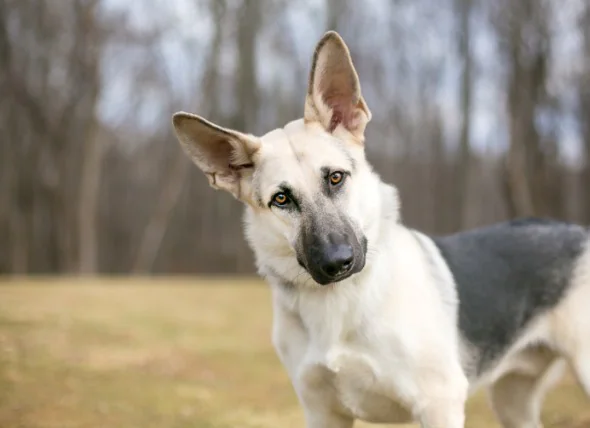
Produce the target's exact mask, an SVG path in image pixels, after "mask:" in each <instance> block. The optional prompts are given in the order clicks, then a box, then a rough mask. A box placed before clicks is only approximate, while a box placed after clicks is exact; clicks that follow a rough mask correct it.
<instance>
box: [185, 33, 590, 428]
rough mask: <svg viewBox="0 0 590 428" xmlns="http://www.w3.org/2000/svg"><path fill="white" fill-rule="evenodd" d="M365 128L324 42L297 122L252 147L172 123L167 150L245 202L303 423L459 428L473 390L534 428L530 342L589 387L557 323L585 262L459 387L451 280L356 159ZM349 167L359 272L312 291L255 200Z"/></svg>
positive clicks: (292, 221)
mask: <svg viewBox="0 0 590 428" xmlns="http://www.w3.org/2000/svg"><path fill="white" fill-rule="evenodd" d="M370 118H371V113H370V111H369V109H368V107H367V105H366V102H365V101H364V99H363V98H362V95H361V90H360V83H359V80H358V77H357V75H356V71H355V70H354V67H353V65H352V61H351V59H350V55H349V53H348V49H347V48H346V45H345V44H344V42H343V41H342V39H341V38H340V37H339V36H338V35H337V34H336V33H333V32H330V33H327V34H326V35H325V36H324V38H323V39H322V40H321V41H320V43H319V44H318V48H317V49H316V53H315V55H314V61H313V65H312V73H311V77H310V82H309V91H308V94H307V98H306V103H305V111H304V118H303V119H300V120H296V121H293V122H291V123H289V124H287V125H286V126H285V127H283V128H280V129H276V130H274V131H272V132H269V133H268V134H266V135H264V136H262V137H254V136H250V135H246V134H241V133H238V132H236V131H230V130H226V129H223V128H220V127H218V126H216V125H213V124H211V123H209V122H207V121H205V120H204V119H202V118H199V117H198V116H194V115H190V114H188V113H179V114H177V115H175V118H174V125H175V130H176V132H177V135H178V137H179V140H180V141H181V142H182V143H183V147H184V148H185V150H186V151H187V153H188V154H189V155H190V156H191V157H192V158H193V159H194V160H195V163H196V164H197V165H198V166H199V167H200V168H201V169H202V170H203V171H204V172H205V173H206V174H207V176H208V177H209V180H210V183H211V184H212V185H213V186H214V187H217V188H221V189H224V190H227V191H229V192H230V193H232V194H233V195H234V196H235V197H236V198H238V199H240V200H242V201H243V202H244V203H245V204H246V213H245V219H244V222H245V230H246V236H247V239H248V241H249V243H250V245H251V247H252V248H253V250H254V253H255V256H256V261H257V265H258V268H259V271H260V273H261V274H262V275H263V276H265V277H266V279H267V281H268V282H269V284H270V287H271V289H272V296H273V302H272V304H273V311H274V321H273V333H272V342H273V344H274V346H275V348H276V351H277V353H278V355H279V357H280V359H281V361H282V363H283V364H284V366H285V369H286V371H287V373H288V375H289V377H290V379H291V381H292V383H293V387H294V389H295V392H296V394H297V396H298V398H299V400H300V402H301V405H302V407H303V410H304V413H305V419H306V425H307V427H308V428H348V427H351V426H352V424H353V421H354V420H355V419H363V420H366V421H372V422H390V423H392V422H407V421H411V420H417V421H419V422H420V424H421V426H422V427H428V428H461V427H463V426H464V420H465V416H464V405H465V400H466V399H467V397H468V395H469V394H470V393H472V392H473V391H474V390H475V389H477V388H479V387H480V386H486V385H493V387H492V388H491V391H490V397H491V400H492V403H493V407H494V410H495V411H496V413H497V414H498V416H499V419H500V420H501V421H502V423H503V424H504V426H505V427H510V428H536V427H538V426H539V421H538V413H539V412H538V408H539V406H540V402H541V400H542V392H543V391H544V389H545V388H546V387H547V386H548V385H549V384H550V383H551V382H550V380H554V378H555V375H554V374H555V372H554V369H553V368H554V367H557V366H558V365H559V364H557V363H556V362H557V361H558V358H557V353H554V352H553V351H549V350H547V349H539V350H531V348H530V345H531V344H533V343H535V341H536V340H538V339H539V338H544V339H550V340H551V341H552V343H553V341H554V342H555V344H556V347H559V346H562V347H564V349H567V350H568V352H569V350H572V349H575V350H576V351H575V352H573V353H570V355H573V356H574V357H572V358H573V360H572V361H573V364H578V365H579V372H580V374H581V375H582V376H584V377H585V384H586V385H589V384H590V380H589V378H590V373H589V372H588V367H589V365H588V362H587V360H584V361H583V362H581V361H579V358H586V359H589V358H590V353H589V348H588V340H586V341H584V342H583V343H582V342H579V338H580V337H581V336H580V334H579V332H576V334H572V322H573V321H572V315H571V314H572V313H584V311H586V312H587V311H588V309H587V305H588V304H590V286H589V285H590V280H589V276H590V272H589V271H588V269H589V267H590V255H586V256H585V261H584V262H583V263H581V265H580V268H579V270H578V274H577V277H576V281H577V282H578V283H579V284H578V286H577V287H576V288H575V289H574V292H573V293H572V296H571V298H570V299H566V301H565V302H564V303H563V304H562V305H560V306H559V307H558V309H556V310H555V311H554V312H552V313H551V315H550V316H547V317H545V318H543V319H542V320H541V321H540V322H539V323H537V324H536V325H535V326H534V327H533V328H531V329H530V331H529V332H528V333H527V335H525V337H523V338H521V340H520V341H519V342H518V343H517V344H516V345H515V346H514V347H513V349H512V350H511V351H510V352H509V353H508V354H507V355H506V357H505V358H504V359H502V360H501V361H500V362H499V363H498V364H497V367H496V368H495V369H494V370H493V371H492V372H490V373H488V374H487V375H486V376H485V377H484V378H482V379H471V380H470V381H471V384H470V382H469V381H468V379H467V378H466V375H465V374H464V367H465V366H466V365H468V364H469V359H470V349H469V347H468V346H467V345H466V344H464V343H462V341H461V338H460V337H459V332H458V330H457V309H458V301H457V296H456V292H455V284H454V282H453V277H452V275H451V273H450V271H449V269H448V268H447V266H446V264H445V262H444V260H443V259H442V257H441V256H440V254H439V253H438V251H437V250H436V247H435V246H434V244H433V243H432V241H431V240H430V239H429V238H427V237H426V236H424V235H421V234H419V233H417V232H415V231H412V230H410V229H408V228H406V227H404V226H403V225H402V224H401V222H400V221H399V201H398V196H397V191H396V190H395V188H394V187H392V186H389V185H387V184H385V183H383V182H382V181H381V180H380V178H379V177H378V175H377V174H375V173H374V172H373V170H372V169H371V167H370V165H369V164H368V163H367V161H366V159H365V153H364V129H365V127H366V125H367V123H368V122H369V120H370ZM342 147H344V148H345V149H346V150H344V151H343V150H342ZM347 154H348V156H349V157H350V158H351V159H349V158H348V156H347ZM351 163H352V164H354V169H355V170H354V174H353V176H352V177H351V179H350V180H349V181H348V182H347V184H346V189H345V194H344V196H343V197H342V198H340V199H339V200H338V202H336V203H337V204H338V208H339V210H341V212H345V213H346V214H347V215H348V216H349V217H350V219H351V221H352V222H353V224H354V225H355V227H357V228H358V229H359V230H361V231H362V232H363V234H364V235H365V236H366V237H367V238H368V243H369V246H368V251H367V261H366V265H365V268H364V269H363V270H362V271H361V272H360V273H358V274H356V275H354V276H352V277H350V278H348V279H345V280H343V281H341V282H339V283H337V284H332V285H327V286H323V287H322V286H319V285H318V284H316V283H315V282H314V280H313V279H312V277H311V276H310V275H309V274H308V273H307V271H306V270H305V269H304V268H302V267H301V266H300V265H299V264H298V262H297V259H296V249H295V248H296V242H295V241H296V239H297V233H298V231H299V228H300V222H301V219H300V218H298V216H297V215H294V214H293V213H290V212H288V211H286V210H278V209H273V208H272V207H271V206H270V205H269V201H270V200H271V199H272V197H273V194H274V193H275V192H276V191H277V187H278V186H279V185H280V184H281V182H285V181H286V182H288V183H290V184H291V185H292V187H294V188H296V189H297V191H298V192H300V194H301V197H302V198H304V199H306V200H313V198H314V195H315V194H317V192H318V191H319V190H318V182H320V181H321V180H320V179H321V177H320V176H319V174H320V172H319V171H320V169H321V167H322V166H324V165H331V166H335V167H343V168H344V167H345V166H348V167H350V165H351ZM589 254H590V253H589ZM588 319H590V318H588V317H586V322H587V321H588ZM578 321H579V320H575V322H576V323H578ZM576 325H580V328H583V329H585V330H584V331H586V332H590V326H588V325H587V324H580V323H578V324H576Z"/></svg>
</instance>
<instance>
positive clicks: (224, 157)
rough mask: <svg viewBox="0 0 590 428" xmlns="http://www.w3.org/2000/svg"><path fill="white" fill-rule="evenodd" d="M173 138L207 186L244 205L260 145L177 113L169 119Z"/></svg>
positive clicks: (201, 120) (227, 130)
mask: <svg viewBox="0 0 590 428" xmlns="http://www.w3.org/2000/svg"><path fill="white" fill-rule="evenodd" d="M172 123H173V125H174V131H175V133H176V137H177V138H178V140H179V141H180V144H181V146H182V148H183V149H184V151H185V153H186V154H187V155H188V156H189V157H190V158H191V159H192V161H193V162H194V163H195V164H196V165H197V166H198V167H199V168H200V169H201V171H203V172H204V173H205V175H206V176H207V178H208V179H209V184H210V185H211V186H212V187H213V188H216V189H223V190H226V191H228V192H230V193H231V194H232V195H234V197H235V198H237V199H240V200H243V201H246V200H247V199H248V195H247V194H246V192H247V190H248V187H249V186H244V184H247V183H245V181H247V180H248V179H249V178H251V176H252V171H253V170H254V163H255V155H256V153H257V152H258V150H259V148H260V141H259V140H258V139H257V138H256V137H254V136H252V135H246V134H242V133H241V132H237V131H233V130H230V129H225V128H222V127H220V126H217V125H215V124H213V123H211V122H209V121H207V120H205V119H203V118H202V117H199V116H196V115H193V114H190V113H184V112H179V113H176V114H174V116H173V117H172Z"/></svg>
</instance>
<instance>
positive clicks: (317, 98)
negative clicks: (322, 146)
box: [304, 31, 371, 143]
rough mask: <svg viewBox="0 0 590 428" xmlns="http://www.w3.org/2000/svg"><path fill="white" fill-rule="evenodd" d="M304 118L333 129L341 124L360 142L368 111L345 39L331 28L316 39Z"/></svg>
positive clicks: (331, 131)
mask: <svg viewBox="0 0 590 428" xmlns="http://www.w3.org/2000/svg"><path fill="white" fill-rule="evenodd" d="M304 119H305V121H306V122H320V123H321V124H322V126H323V127H324V129H326V131H328V132H330V133H333V132H335V131H336V130H337V129H339V128H340V127H342V128H343V129H345V130H346V131H348V132H350V133H351V134H352V135H353V136H354V137H355V139H357V140H358V141H359V142H361V143H362V142H363V141H364V133H365V127H366V125H367V123H369V121H370V120H371V112H370V110H369V108H368V107H367V104H366V103H365V100H364V99H363V97H362V95H361V85H360V82H359V78H358V75H357V73H356V70H355V69H354V65H353V64H352V59H351V57H350V52H349V50H348V47H347V46H346V44H345V43H344V40H342V38H341V37H340V36H339V35H338V33H336V32H334V31H329V32H327V33H326V34H325V35H324V37H322V39H321V40H320V41H319V43H318V45H317V47H316V50H315V53H314V56H313V61H312V64H311V73H310V76H309V84H308V89H307V96H306V99H305V112H304Z"/></svg>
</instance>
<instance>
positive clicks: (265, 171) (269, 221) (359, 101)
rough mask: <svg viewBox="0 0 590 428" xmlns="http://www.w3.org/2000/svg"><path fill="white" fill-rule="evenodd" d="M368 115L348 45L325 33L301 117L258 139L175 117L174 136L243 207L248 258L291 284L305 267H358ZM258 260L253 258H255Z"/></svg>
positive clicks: (369, 187)
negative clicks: (265, 262) (264, 262)
mask: <svg viewBox="0 0 590 428" xmlns="http://www.w3.org/2000/svg"><path fill="white" fill-rule="evenodd" d="M370 119H371V113H370V111H369V109H368V108H367V105H366V104H365V101H364V99H363V97H362V95H361V91H360V84H359V80H358V76H357V74H356V71H355V69H354V66H353V64H352V61H351V58H350V54H349V51H348V48H347V47H346V45H345V44H344V42H343V40H342V39H341V38H340V36H338V34H336V33H334V32H329V33H326V35H325V36H324V37H323V38H322V39H321V40H320V42H319V43H318V45H317V48H316V50H315V54H314V57H313V63H312V69H311V73H310V78H309V86H308V92H307V96H306V101H305V108H304V118H303V119H300V120H297V121H294V122H291V123H289V124H287V125H286V126H285V127H284V128H280V129H276V130H274V131H271V132H269V133H267V134H266V135H264V136H262V137H255V136H253V135H249V134H243V133H241V132H238V131H234V130H229V129H225V128H221V127H219V126H217V125H214V124H212V123H210V122H208V121H207V120H205V119H203V118H201V117H198V116H195V115H191V114H188V113H177V114H175V115H174V118H173V124H174V128H175V132H176V135H177V137H178V139H179V141H180V143H181V145H182V147H183V148H184V150H185V152H186V153H187V154H188V155H189V156H190V157H191V159H192V160H193V161H194V163H195V164H196V165H197V166H198V167H199V168H200V169H201V170H202V171H203V172H204V173H205V175H206V176H207V177H208V179H209V183H210V184H211V186H213V187H214V188H217V189H223V190H226V191H228V192H230V193H231V194H232V195H234V197H236V198H237V199H239V200H241V201H242V202H244V203H245V204H246V205H247V207H248V208H247V217H246V223H247V228H246V230H247V236H248V238H249V241H250V244H251V245H252V246H253V247H254V250H255V253H256V254H257V258H258V259H260V258H261V257H262V255H263V256H264V257H265V258H267V259H274V262H273V266H275V267H276V266H283V268H282V272H281V274H282V275H283V276H286V277H289V280H290V281H294V279H295V278H296V277H301V274H302V273H303V272H301V271H302V269H304V271H305V273H307V274H308V275H309V276H308V278H309V277H311V278H312V279H313V282H314V283H316V284H320V285H325V284H331V283H335V282H338V281H342V280H343V279H345V278H348V277H349V276H351V275H353V274H355V273H358V272H360V271H361V270H362V269H363V267H364V266H365V259H366V254H367V233H368V229H369V228H370V227H371V223H372V221H371V219H372V218H374V214H371V213H372V212H374V211H375V210H378V207H376V206H374V205H375V203H374V201H376V200H378V198H377V197H376V195H373V194H371V192H375V191H376V190H375V189H376V188H378V186H374V180H375V179H376V178H375V177H376V176H375V174H373V172H372V170H371V168H370V166H369V164H368V163H367V162H366V160H365V153H364V130H365V126H366V124H367V123H368V122H369V120H370ZM259 262H260V260H259Z"/></svg>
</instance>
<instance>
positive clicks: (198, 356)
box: [0, 278, 590, 428]
mask: <svg viewBox="0 0 590 428" xmlns="http://www.w3.org/2000/svg"><path fill="white" fill-rule="evenodd" d="M270 324H271V312H270V297H269V293H268V290H267V288H266V287H265V286H264V285H263V284H262V283H260V282H258V281H255V280H252V281H247V280H242V281H236V280H233V281H229V280H227V281H226V280H221V279H218V280H209V281H205V280H196V279H182V278H176V279H168V278H160V279H117V278H115V279H103V280H90V279H89V280H74V279H63V278H60V279H44V278H39V279H35V280H31V279H24V280H10V281H9V280H1V281H0V427H2V428H17V427H18V428H70V427H71V428H74V427H90V428H93V427H101V428H102V427H111V428H118V427H121V428H127V427H129V428H132V427H142V428H152V427H154V428H155V427H158V428H182V427H187V428H188V427H191V428H230V427H232V428H233V427H239V428H254V427H257V428H266V427H268V428H270V427H273V428H276V427H286V428H289V427H298V428H299V427H303V422H302V414H301V409H300V408H299V406H298V404H297V401H296V398H295V395H294V393H293V391H292V389H291V386H290V384H289V381H288V379H287V376H286V374H285V372H284V370H283V369H282V368H281V366H280V364H279V361H278V359H277V357H276V356H275V354H274V352H273V350H272V348H271V343H270ZM543 419H544V422H545V427H546V428H549V427H560V428H566V427H576V428H582V427H590V401H588V400H587V398H586V397H585V396H584V395H583V394H582V392H581V390H580V388H579V387H578V386H577V385H576V384H575V383H574V382H573V381H572V380H571V378H570V379H566V380H565V381H564V382H563V383H562V384H561V385H560V386H559V388H557V389H556V390H555V391H553V393H552V394H551V396H550V398H549V400H548V402H547V403H546V405H545V407H544V412H543ZM356 426H357V427H365V428H366V427H368V426H369V425H366V424H357V425H356ZM467 426H468V427H482V428H488V427H497V426H498V425H496V423H495V422H494V421H493V418H492V415H491V413H490V411H489V410H488V407H487V403H486V401H485V396H483V395H482V394H480V395H477V396H475V397H474V398H473V399H472V400H471V401H470V402H469V406H468V417H467Z"/></svg>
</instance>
